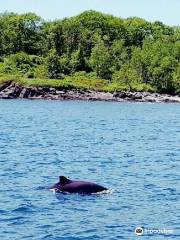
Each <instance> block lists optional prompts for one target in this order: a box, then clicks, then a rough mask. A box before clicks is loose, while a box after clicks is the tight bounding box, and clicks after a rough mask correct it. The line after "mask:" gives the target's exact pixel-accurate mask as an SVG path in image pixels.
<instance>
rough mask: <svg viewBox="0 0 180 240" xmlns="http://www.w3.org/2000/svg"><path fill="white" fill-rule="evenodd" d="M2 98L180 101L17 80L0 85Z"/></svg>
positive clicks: (139, 94) (175, 96)
mask: <svg viewBox="0 0 180 240" xmlns="http://www.w3.org/2000/svg"><path fill="white" fill-rule="evenodd" d="M0 99H31V100H33V99H44V100H61V101H62V100H82V101H111V102H157V103H180V96H179V95H174V96H173V95H168V94H159V93H150V92H113V93H111V92H103V91H95V90H66V89H58V88H54V87H31V86H28V87H26V86H21V85H19V84H17V83H15V82H6V83H4V84H2V85H0Z"/></svg>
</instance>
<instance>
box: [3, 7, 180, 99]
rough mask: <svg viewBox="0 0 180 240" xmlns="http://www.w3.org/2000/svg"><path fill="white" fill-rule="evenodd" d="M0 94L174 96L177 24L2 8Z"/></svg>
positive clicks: (179, 74)
mask: <svg viewBox="0 0 180 240" xmlns="http://www.w3.org/2000/svg"><path fill="white" fill-rule="evenodd" d="M0 98H29V99H36V98H37V99H39V98H44V99H61V100H62V99H78V100H106V101H142V102H143V101H149V102H151V101H152V102H156V101H157V102H180V101H179V98H180V27H178V26H177V27H170V26H167V25H165V24H163V23H162V22H159V21H156V22H153V23H152V22H148V21H146V20H144V19H141V18H138V17H132V18H127V19H122V18H119V17H115V16H112V15H108V14H103V13H100V12H96V11H86V12H83V13H82V14H80V15H78V16H75V17H71V18H65V19H62V20H55V21H44V20H43V19H42V18H41V17H39V16H37V15H36V14H34V13H27V14H20V15H19V14H16V13H2V14H0Z"/></svg>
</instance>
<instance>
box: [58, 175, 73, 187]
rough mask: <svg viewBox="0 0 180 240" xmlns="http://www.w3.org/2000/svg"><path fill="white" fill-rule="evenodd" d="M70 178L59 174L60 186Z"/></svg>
mask: <svg viewBox="0 0 180 240" xmlns="http://www.w3.org/2000/svg"><path fill="white" fill-rule="evenodd" d="M70 181H71V180H69V179H68V178H66V177H64V176H60V177H59V182H60V184H61V185H62V186H64V185H66V184H67V183H69V182H70Z"/></svg>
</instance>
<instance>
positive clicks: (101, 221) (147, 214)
mask: <svg viewBox="0 0 180 240" xmlns="http://www.w3.org/2000/svg"><path fill="white" fill-rule="evenodd" d="M59 175H64V176H66V177H69V178H71V179H81V180H89V181H93V182H97V183H99V184H102V185H103V186H106V187H108V188H110V189H112V190H113V192H112V193H109V194H103V195H90V196H82V195H77V194H53V193H52V192H50V191H47V190H46V189H44V187H45V186H49V185H51V184H53V183H55V182H57V181H58V176H59ZM0 186H1V187H0V239H2V240H7V239H9V240H16V239H17V240H21V239H22V240H25V239H32V240H46V239H48V240H87V239H88V240H89V239H90V240H96V239H107V240H116V239H118V240H119V239H128V240H132V239H136V238H138V239H153V240H154V239H166V240H169V239H180V105H178V104H148V103H142V104H138V103H109V102H78V101H74V102H73V101H64V102H60V101H41V100H40V101H36V100H35V101H28V100H27V101H25V100H1V101H0ZM136 227H142V228H143V230H144V233H143V235H142V236H141V237H138V236H136V235H135V233H134V231H135V228H136ZM163 229H165V230H167V231H170V232H168V233H162V232H161V233H157V232H154V233H153V232H150V230H163ZM148 231H149V232H148Z"/></svg>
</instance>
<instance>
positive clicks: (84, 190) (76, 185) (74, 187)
mask: <svg viewBox="0 0 180 240" xmlns="http://www.w3.org/2000/svg"><path fill="white" fill-rule="evenodd" d="M48 189H49V190H52V191H55V192H68V193H79V194H92V193H98V192H102V191H105V190H108V189H107V188H105V187H103V186H101V185H98V184H96V183H92V182H86V181H78V180H70V179H68V178H66V177H64V176H60V177H59V182H58V183H55V184H54V185H53V186H51V187H49V188H48Z"/></svg>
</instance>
